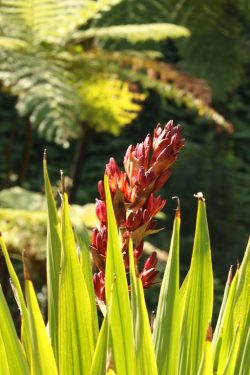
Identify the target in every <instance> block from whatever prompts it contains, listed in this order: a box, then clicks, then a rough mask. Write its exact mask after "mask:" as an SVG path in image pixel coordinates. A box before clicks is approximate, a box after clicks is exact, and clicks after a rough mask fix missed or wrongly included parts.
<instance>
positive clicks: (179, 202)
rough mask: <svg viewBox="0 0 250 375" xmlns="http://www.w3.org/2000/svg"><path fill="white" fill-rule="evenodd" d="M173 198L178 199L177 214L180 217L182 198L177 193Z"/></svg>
mask: <svg viewBox="0 0 250 375" xmlns="http://www.w3.org/2000/svg"><path fill="white" fill-rule="evenodd" d="M172 199H176V200H177V207H176V209H175V216H176V217H178V218H180V217H181V201H180V198H179V197H177V195H175V196H174V197H172Z"/></svg>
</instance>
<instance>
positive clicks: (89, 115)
mask: <svg viewBox="0 0 250 375" xmlns="http://www.w3.org/2000/svg"><path fill="white" fill-rule="evenodd" d="M78 91H79V92H80V94H81V98H82V101H83V106H82V118H83V120H86V121H88V122H89V123H90V125H91V126H93V127H94V128H95V130H97V131H108V132H110V133H112V134H114V135H118V134H119V132H120V130H121V128H122V127H123V126H125V125H127V124H130V123H131V121H132V120H134V119H135V118H136V117H137V116H138V112H139V111H140V110H141V103H142V101H143V100H144V99H145V94H139V93H134V92H132V91H131V90H130V89H129V84H128V83H125V82H122V81H120V80H118V79H117V78H115V77H107V76H106V77H105V76H103V77H101V76H100V78H99V79H98V78H97V79H96V77H93V78H92V79H91V80H88V81H84V82H80V84H79V87H78Z"/></svg>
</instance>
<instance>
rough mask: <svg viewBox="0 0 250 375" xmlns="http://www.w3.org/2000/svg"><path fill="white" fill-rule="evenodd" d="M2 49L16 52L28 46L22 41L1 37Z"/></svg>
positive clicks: (0, 44)
mask: <svg viewBox="0 0 250 375" xmlns="http://www.w3.org/2000/svg"><path fill="white" fill-rule="evenodd" d="M0 47H1V48H3V49H6V50H8V49H9V50H16V49H19V48H27V47H28V45H27V43H26V42H25V41H23V40H22V39H17V38H8V37H1V36H0Z"/></svg>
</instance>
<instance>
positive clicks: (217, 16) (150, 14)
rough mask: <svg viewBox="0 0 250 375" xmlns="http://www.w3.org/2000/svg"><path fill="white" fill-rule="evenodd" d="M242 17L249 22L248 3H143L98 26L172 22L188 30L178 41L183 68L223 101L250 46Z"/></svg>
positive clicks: (122, 8)
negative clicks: (202, 80) (200, 79)
mask: <svg viewBox="0 0 250 375" xmlns="http://www.w3.org/2000/svg"><path fill="white" fill-rule="evenodd" d="M240 8H241V10H243V12H245V13H243V12H242V13H241V14H242V17H243V18H245V19H248V18H249V16H250V12H249V1H248V0H236V1H234V2H232V3H230V2H225V1H223V0H218V1H209V2H208V1H201V0H181V1H176V0H151V1H150V2H149V1H148V0H141V1H140V2H138V1H127V2H122V3H120V4H118V5H116V6H114V7H113V8H112V9H111V10H110V11H109V12H108V13H107V14H104V15H103V17H102V18H101V19H100V21H98V24H97V25H98V27H102V26H108V25H112V24H120V23H124V14H126V23H128V24H131V23H137V24H142V23H145V22H171V23H174V24H178V25H182V26H185V27H187V28H188V29H189V30H190V32H191V36H190V38H187V39H183V40H177V41H176V44H177V47H178V51H179V53H180V55H181V57H182V59H183V62H182V69H183V70H185V71H187V72H189V73H191V74H193V75H196V76H198V77H201V78H203V79H206V80H207V81H208V83H209V85H210V86H211V88H212V90H213V96H214V98H221V97H222V96H224V95H225V94H226V93H227V92H229V91H230V90H232V89H233V88H234V87H236V85H237V84H238V82H239V79H240V77H241V74H242V70H243V64H244V61H245V60H246V58H247V55H248V47H247V45H246V40H245V38H244V33H243V22H242V19H241V18H240V15H239V12H238V14H237V9H238V10H240Z"/></svg>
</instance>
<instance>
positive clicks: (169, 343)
mask: <svg viewBox="0 0 250 375" xmlns="http://www.w3.org/2000/svg"><path fill="white" fill-rule="evenodd" d="M180 221H181V220H180V210H179V209H177V211H176V215H175V220H174V227H173V233H172V239H171V244H170V251H169V255H168V261H167V265H166V268H165V272H164V277H163V281H162V286H161V291H160V296H159V302H158V307H157V313H156V319H155V328H154V333H153V340H154V347H155V353H156V359H157V366H158V372H159V375H164V374H166V373H167V372H168V371H169V372H171V373H172V374H175V373H176V372H177V368H178V360H177V359H178V349H179V348H178V337H179V330H180V324H179V322H180V320H179V319H180V315H179V241H180V240H179V238H180Z"/></svg>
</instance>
